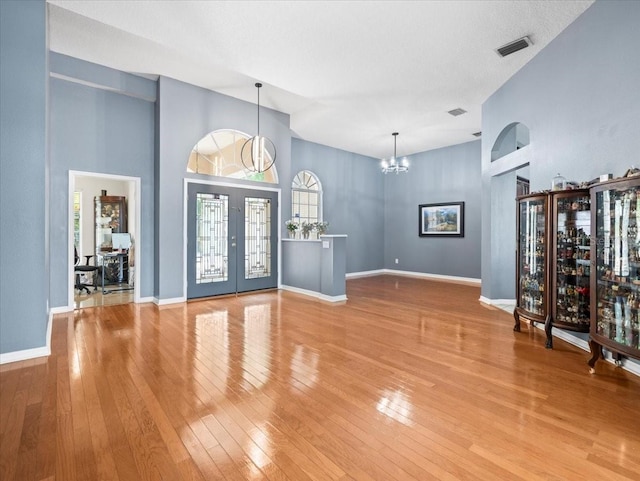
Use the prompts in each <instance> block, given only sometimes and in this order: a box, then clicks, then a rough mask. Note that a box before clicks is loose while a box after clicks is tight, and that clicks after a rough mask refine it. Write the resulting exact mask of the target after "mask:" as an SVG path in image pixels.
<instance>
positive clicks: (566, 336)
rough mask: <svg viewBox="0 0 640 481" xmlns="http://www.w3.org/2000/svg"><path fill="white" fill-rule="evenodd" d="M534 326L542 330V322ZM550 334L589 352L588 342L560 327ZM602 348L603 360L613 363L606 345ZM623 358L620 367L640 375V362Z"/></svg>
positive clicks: (552, 330)
mask: <svg viewBox="0 0 640 481" xmlns="http://www.w3.org/2000/svg"><path fill="white" fill-rule="evenodd" d="M535 327H536V329H540V330H541V331H544V323H540V322H536V323H535ZM551 335H552V336H553V337H557V338H558V339H562V340H563V341H566V342H568V343H569V344H572V345H574V346H576V347H579V348H580V349H582V350H583V351H587V352H591V348H590V347H589V343H588V342H587V341H585V340H584V339H581V338H579V337H576V336H574V335H572V334H571V332H570V331H564V330H562V329H551ZM603 349H604V360H605V361H607V362H609V363H611V364H615V363H616V362H615V360H614V359H613V356H612V355H611V352H609V351H608V350H607V348H606V347H604V348H603ZM624 359H625V360H624V361H623V364H622V366H620V367H622V369H624V370H625V371H628V372H630V373H631V374H635V375H636V376H640V364H638V363H637V362H633V361H632V360H630V359H628V358H624Z"/></svg>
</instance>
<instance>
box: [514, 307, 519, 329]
mask: <svg viewBox="0 0 640 481" xmlns="http://www.w3.org/2000/svg"><path fill="white" fill-rule="evenodd" d="M513 318H514V319H515V320H516V323H515V325H514V326H513V330H514V331H515V332H520V314H518V309H517V308H516V309H514V310H513Z"/></svg>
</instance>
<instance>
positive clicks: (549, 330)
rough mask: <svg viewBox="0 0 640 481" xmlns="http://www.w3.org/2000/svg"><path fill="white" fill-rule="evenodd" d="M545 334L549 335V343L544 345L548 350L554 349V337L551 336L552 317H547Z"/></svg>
mask: <svg viewBox="0 0 640 481" xmlns="http://www.w3.org/2000/svg"><path fill="white" fill-rule="evenodd" d="M544 333H545V334H546V335H547V343H546V344H545V345H544V347H546V348H547V349H553V336H552V335H551V316H547V319H546V320H545V321H544Z"/></svg>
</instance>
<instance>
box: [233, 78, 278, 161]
mask: <svg viewBox="0 0 640 481" xmlns="http://www.w3.org/2000/svg"><path fill="white" fill-rule="evenodd" d="M256 87H257V88H258V133H257V134H256V135H255V136H254V137H251V138H250V139H249V140H247V141H246V142H245V143H244V145H243V146H242V150H241V151H240V159H241V160H242V165H244V167H245V169H247V170H248V171H250V172H258V173H260V172H265V171H267V170H269V169H270V168H271V166H272V165H273V164H274V163H275V161H276V147H275V145H273V142H271V141H270V140H269V139H268V138H266V137H262V136H261V135H260V87H262V84H261V83H259V82H258V83H256Z"/></svg>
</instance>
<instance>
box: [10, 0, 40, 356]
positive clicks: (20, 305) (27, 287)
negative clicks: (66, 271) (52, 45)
mask: <svg viewBox="0 0 640 481" xmlns="http://www.w3.org/2000/svg"><path fill="white" fill-rule="evenodd" d="M0 106H1V108H0V265H1V266H2V268H1V269H0V353H2V354H4V353H9V352H15V351H22V350H26V349H33V348H42V347H43V346H45V345H46V332H47V308H48V306H47V299H48V292H47V291H48V245H47V227H48V218H47V215H46V210H45V205H46V202H47V200H48V199H47V198H48V186H47V154H46V152H47V145H46V122H47V18H46V4H45V2H44V0H38V1H32V2H22V1H5V0H2V1H0Z"/></svg>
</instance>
